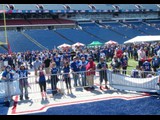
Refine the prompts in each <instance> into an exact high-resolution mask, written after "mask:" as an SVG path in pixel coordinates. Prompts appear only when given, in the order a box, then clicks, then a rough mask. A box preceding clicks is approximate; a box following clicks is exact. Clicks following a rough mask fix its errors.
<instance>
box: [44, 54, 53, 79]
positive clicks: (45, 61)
mask: <svg viewBox="0 0 160 120" xmlns="http://www.w3.org/2000/svg"><path fill="white" fill-rule="evenodd" d="M50 63H51V60H50V59H49V57H47V56H46V57H45V60H44V62H43V64H44V68H45V73H46V75H47V76H48V82H49V81H50V74H51V73H50Z"/></svg>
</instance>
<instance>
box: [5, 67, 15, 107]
mask: <svg viewBox="0 0 160 120" xmlns="http://www.w3.org/2000/svg"><path fill="white" fill-rule="evenodd" d="M2 80H4V81H5V82H7V88H6V91H5V92H6V94H7V95H8V96H7V97H5V99H4V104H5V106H7V107H9V106H10V101H11V100H12V98H11V95H10V92H9V91H8V89H9V88H8V87H9V81H10V80H13V74H12V73H11V66H10V65H8V66H6V68H5V70H4V71H3V73H2Z"/></svg>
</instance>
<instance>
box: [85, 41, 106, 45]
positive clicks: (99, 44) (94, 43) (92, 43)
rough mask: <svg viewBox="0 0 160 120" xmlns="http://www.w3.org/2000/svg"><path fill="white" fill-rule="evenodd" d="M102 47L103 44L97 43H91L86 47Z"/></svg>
mask: <svg viewBox="0 0 160 120" xmlns="http://www.w3.org/2000/svg"><path fill="white" fill-rule="evenodd" d="M101 45H103V43H101V42H99V41H93V42H92V43H90V44H89V45H88V46H101Z"/></svg>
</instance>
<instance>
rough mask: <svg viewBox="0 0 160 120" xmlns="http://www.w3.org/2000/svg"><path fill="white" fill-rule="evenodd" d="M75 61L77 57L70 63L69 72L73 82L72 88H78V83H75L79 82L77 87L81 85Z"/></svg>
mask: <svg viewBox="0 0 160 120" xmlns="http://www.w3.org/2000/svg"><path fill="white" fill-rule="evenodd" d="M76 59H77V57H76V56H74V57H73V61H72V62H71V70H72V75H73V80H74V87H77V86H78V83H77V82H78V81H79V85H80V84H81V83H80V78H79V74H78V72H79V68H78V65H77V62H76Z"/></svg>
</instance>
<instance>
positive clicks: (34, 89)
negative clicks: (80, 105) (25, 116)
mask: <svg viewBox="0 0 160 120" xmlns="http://www.w3.org/2000/svg"><path fill="white" fill-rule="evenodd" d="M100 71H101V70H96V71H92V72H95V76H94V78H93V79H94V83H99V82H100V75H103V74H99V73H100ZM103 71H104V70H103ZM90 72H91V71H90ZM106 72H107V80H108V86H109V87H110V88H113V89H119V90H130V91H139V92H157V90H159V86H158V85H157V83H158V82H159V76H158V75H156V73H153V72H152V73H151V74H152V75H153V76H152V77H151V78H143V77H140V78H133V77H131V76H130V75H124V74H122V71H119V72H115V71H112V70H106ZM128 72H129V71H127V73H128ZM87 73H88V71H81V72H74V73H73V72H70V73H69V74H70V78H71V88H72V89H74V88H78V87H81V88H84V87H90V86H89V85H88V83H87V81H86V74H87ZM102 73H103V72H102ZM141 74H146V73H145V72H142V71H141ZM147 74H148V73H147ZM55 75H56V74H55ZM64 75H65V73H59V74H57V76H58V81H51V82H46V89H47V91H49V92H54V91H56V92H57V93H59V92H60V93H62V94H64V93H65V91H66V89H67V88H66V83H65V81H64V77H63V76H64ZM74 75H76V77H75V76H74ZM27 79H28V85H29V86H28V87H29V88H28V92H29V94H34V93H40V86H39V84H38V83H35V76H29V77H27ZM75 79H77V80H75ZM0 81H1V82H0V97H1V98H5V97H8V96H14V95H20V94H21V93H20V90H19V80H14V81H4V80H0ZM75 82H76V83H75ZM53 84H54V85H55V84H56V85H55V86H56V87H53V86H52V85H53ZM94 86H97V84H94ZM52 87H53V88H52Z"/></svg>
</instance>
